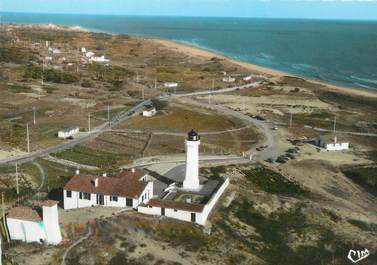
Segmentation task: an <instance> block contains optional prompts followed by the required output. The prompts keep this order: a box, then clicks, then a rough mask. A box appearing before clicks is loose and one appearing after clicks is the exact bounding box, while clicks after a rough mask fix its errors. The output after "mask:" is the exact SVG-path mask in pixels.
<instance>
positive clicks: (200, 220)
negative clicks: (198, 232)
mask: <svg viewBox="0 0 377 265" xmlns="http://www.w3.org/2000/svg"><path fill="white" fill-rule="evenodd" d="M228 186H229V178H227V179H226V180H225V181H224V183H223V185H221V187H220V188H219V189H218V190H217V192H216V194H214V195H213V196H212V198H211V199H210V200H209V202H208V203H207V204H206V205H205V206H204V209H203V211H202V212H201V213H200V214H198V215H197V216H196V222H197V223H198V224H201V225H205V223H206V221H207V218H208V215H209V214H210V213H211V211H212V209H213V207H214V206H215V205H216V203H217V201H218V200H219V199H220V197H221V195H222V194H223V193H224V191H225V189H226V188H227V187H228Z"/></svg>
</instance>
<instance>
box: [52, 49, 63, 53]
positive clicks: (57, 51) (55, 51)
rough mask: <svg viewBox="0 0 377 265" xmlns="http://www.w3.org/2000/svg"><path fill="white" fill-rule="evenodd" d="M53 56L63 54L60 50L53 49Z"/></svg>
mask: <svg viewBox="0 0 377 265" xmlns="http://www.w3.org/2000/svg"><path fill="white" fill-rule="evenodd" d="M52 53H53V54H61V53H62V52H61V51H60V50H59V49H52Z"/></svg>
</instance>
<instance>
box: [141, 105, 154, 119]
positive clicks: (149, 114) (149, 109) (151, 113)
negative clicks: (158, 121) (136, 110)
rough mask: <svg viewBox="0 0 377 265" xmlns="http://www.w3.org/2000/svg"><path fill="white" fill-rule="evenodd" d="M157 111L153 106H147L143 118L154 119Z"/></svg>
mask: <svg viewBox="0 0 377 265" xmlns="http://www.w3.org/2000/svg"><path fill="white" fill-rule="evenodd" d="M156 113H157V111H156V108H155V107H153V106H146V107H145V109H144V110H143V117H153V116H154V115H156Z"/></svg>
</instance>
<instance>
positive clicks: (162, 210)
mask: <svg viewBox="0 0 377 265" xmlns="http://www.w3.org/2000/svg"><path fill="white" fill-rule="evenodd" d="M161 216H165V208H161Z"/></svg>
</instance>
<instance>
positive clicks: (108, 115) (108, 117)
mask: <svg viewBox="0 0 377 265" xmlns="http://www.w3.org/2000/svg"><path fill="white" fill-rule="evenodd" d="M107 121H108V122H109V124H110V105H109V104H107Z"/></svg>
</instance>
